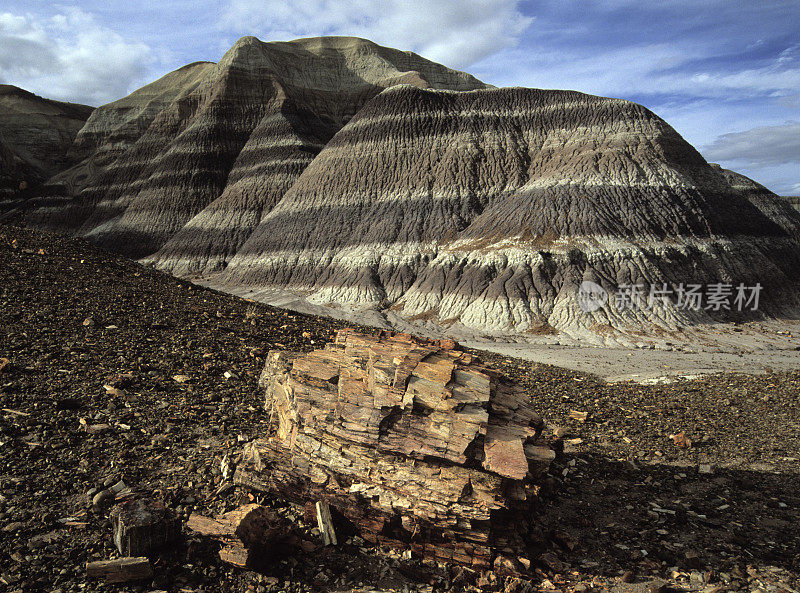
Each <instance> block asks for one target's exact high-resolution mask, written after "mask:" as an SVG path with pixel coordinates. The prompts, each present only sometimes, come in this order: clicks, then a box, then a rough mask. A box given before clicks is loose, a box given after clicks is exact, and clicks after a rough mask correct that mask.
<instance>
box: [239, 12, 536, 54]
mask: <svg viewBox="0 0 800 593" xmlns="http://www.w3.org/2000/svg"><path fill="white" fill-rule="evenodd" d="M223 14H225V17H224V21H223V27H225V28H226V29H228V30H232V31H236V32H237V34H246V33H247V34H257V35H258V36H259V37H261V38H262V39H264V40H278V39H294V38H297V37H309V36H316V35H352V36H357V37H366V38H367V39H370V40H372V41H374V42H376V43H379V44H381V45H387V46H390V47H396V48H398V49H403V50H406V49H410V50H412V51H415V52H417V53H419V54H421V55H423V56H424V57H426V58H428V59H430V60H434V61H436V62H441V63H443V64H446V65H447V66H451V67H454V68H465V67H467V66H469V65H470V64H473V63H474V62H476V61H478V60H480V59H482V58H485V57H486V56H488V55H491V54H493V53H495V52H497V51H499V50H501V49H503V48H507V47H512V46H514V45H515V44H516V43H517V41H518V38H519V36H520V35H521V34H522V32H523V31H524V30H525V29H526V28H527V27H528V25H529V24H530V23H531V22H532V20H533V19H532V18H530V17H526V16H524V15H523V14H522V13H521V12H520V11H519V10H518V8H517V2H516V0H459V1H455V2H454V1H452V0H352V1H349V2H338V1H335V0H304V1H300V2H291V3H290V2H285V0H230V1H229V3H228V6H227V7H226V8H225V9H224V10H223Z"/></svg>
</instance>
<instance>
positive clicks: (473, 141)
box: [224, 87, 800, 341]
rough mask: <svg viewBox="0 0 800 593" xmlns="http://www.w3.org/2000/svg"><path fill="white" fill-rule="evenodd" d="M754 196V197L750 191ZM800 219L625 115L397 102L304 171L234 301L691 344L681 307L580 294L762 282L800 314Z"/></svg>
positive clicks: (665, 133) (237, 263)
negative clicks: (617, 302)
mask: <svg viewBox="0 0 800 593" xmlns="http://www.w3.org/2000/svg"><path fill="white" fill-rule="evenodd" d="M743 180H746V181H747V182H749V183H746V182H745V181H743ZM798 237H800V218H799V217H798V216H797V215H796V213H795V212H793V211H792V210H791V208H789V207H787V206H786V204H785V203H783V202H781V201H780V200H778V199H777V198H776V197H775V196H774V195H772V194H771V193H770V192H769V191H767V190H766V189H764V188H763V187H761V186H758V185H757V184H755V183H754V182H752V181H750V180H747V179H746V178H744V177H742V176H739V175H737V174H734V173H730V172H725V171H723V170H721V169H719V168H718V167H712V166H710V165H708V164H707V163H706V162H705V160H704V159H703V158H702V157H701V156H700V154H699V153H697V151H695V150H694V149H693V148H692V147H691V146H690V145H689V144H688V143H686V142H685V141H684V140H683V139H682V138H681V137H680V136H679V135H678V134H677V133H676V132H675V131H674V130H673V129H672V128H671V127H670V126H668V125H667V124H666V123H665V122H664V121H663V120H661V119H660V118H658V117H657V116H655V115H654V114H652V113H651V112H650V111H648V110H647V109H645V108H643V107H641V106H639V105H636V104H633V103H630V102H627V101H621V100H616V99H604V98H600V97H593V96H589V95H584V94H581V93H576V92H566V91H542V90H533V89H491V90H477V91H472V92H460V93H453V92H442V91H435V90H429V89H415V88H411V87H397V88H395V89H390V90H388V91H385V92H384V93H382V94H381V95H380V96H378V97H376V98H375V99H374V100H373V101H371V102H370V103H369V104H367V105H366V106H365V107H364V108H363V109H362V110H361V111H360V112H359V114H358V115H357V116H356V117H355V118H354V119H353V120H352V121H351V122H350V123H349V124H348V125H347V126H345V127H344V128H343V129H342V130H341V131H340V132H339V133H338V134H337V135H336V136H335V137H334V138H333V139H332V140H331V141H330V142H329V143H328V144H327V146H326V147H325V149H324V150H323V151H322V152H321V153H320V154H319V156H318V157H317V158H316V159H315V161H314V162H313V163H312V164H311V165H310V166H309V167H308V168H307V169H306V171H305V172H304V173H303V175H302V176H301V177H300V179H298V181H297V182H296V183H295V184H294V186H293V187H292V188H291V189H290V190H289V191H288V192H287V193H286V195H285V196H284V198H283V200H282V201H281V202H280V203H279V204H278V206H276V207H275V208H274V209H273V210H272V211H271V212H270V213H269V214H268V215H267V216H266V217H265V218H264V220H263V221H262V223H261V224H260V225H259V227H258V228H257V229H256V231H255V232H254V233H253V235H252V236H251V237H250V239H249V240H248V242H247V243H245V244H244V246H243V247H242V248H241V249H240V250H239V252H238V253H237V255H236V257H235V258H233V260H231V262H230V264H229V266H228V267H227V270H226V275H225V276H224V282H225V283H226V284H227V285H228V286H239V287H240V286H251V287H253V288H254V289H257V288H258V287H262V286H270V285H272V286H279V287H284V286H289V287H293V288H295V289H296V290H299V291H304V292H305V293H306V294H307V295H308V296H307V299H308V300H309V301H311V302H314V303H318V304H324V303H338V304H342V303H344V304H346V305H350V306H351V307H354V308H365V307H374V308H384V309H385V308H386V307H387V306H388V307H389V309H388V315H389V316H391V315H397V316H401V317H402V318H405V319H409V318H410V319H416V320H420V321H424V320H429V321H434V322H437V323H438V324H439V325H440V326H441V325H444V326H445V327H447V326H449V325H453V324H460V325H463V326H466V327H467V328H470V329H477V330H479V331H484V332H490V333H495V334H507V333H514V332H520V333H521V332H541V331H552V330H553V329H555V330H557V331H564V332H567V333H572V334H574V335H575V336H576V337H581V338H583V339H586V338H587V337H591V336H597V340H598V341H604V340H605V337H604V336H605V333H606V332H607V331H608V330H612V329H620V330H623V331H626V332H629V331H635V330H637V329H641V328H642V327H657V328H660V329H662V330H665V331H671V330H676V329H677V328H679V327H680V326H682V325H683V324H686V323H691V322H696V321H709V320H711V319H712V317H711V315H710V313H709V312H706V311H696V312H695V311H685V310H682V309H679V308H677V307H676V306H675V303H674V302H672V301H668V302H665V303H661V304H657V305H656V306H655V307H653V308H652V309H650V310H622V309H618V308H616V307H615V306H614V303H613V302H611V303H609V305H608V306H606V307H603V308H602V309H600V310H598V311H596V312H594V313H591V314H587V313H584V312H583V311H581V310H580V309H579V308H578V302H577V299H576V293H577V290H578V287H579V285H580V284H581V282H583V281H585V280H591V281H593V282H595V283H597V284H599V285H601V286H602V287H603V288H605V289H606V290H607V291H609V292H610V293H613V292H614V291H615V289H616V288H617V287H618V286H620V285H623V284H642V285H644V286H647V287H649V286H650V285H657V286H661V285H663V284H665V283H666V284H668V285H669V286H676V285H678V284H680V283H682V282H683V283H690V282H691V283H700V284H712V283H719V282H723V283H726V282H727V283H732V284H738V283H744V284H745V285H748V286H749V285H755V284H756V283H758V282H760V283H761V284H762V285H763V286H764V289H763V291H762V293H763V295H765V296H767V297H768V298H765V299H764V300H763V301H762V303H764V306H765V307H772V309H771V310H772V312H774V313H778V314H780V313H784V314H786V313H790V314H791V312H796V311H797V303H798V302H797V298H796V296H795V295H796V292H795V289H796V278H797V272H798V266H799V265H800V244H798Z"/></svg>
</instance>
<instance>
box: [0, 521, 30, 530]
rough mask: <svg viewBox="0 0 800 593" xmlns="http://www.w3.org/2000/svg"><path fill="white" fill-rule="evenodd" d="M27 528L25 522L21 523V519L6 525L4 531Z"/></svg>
mask: <svg viewBox="0 0 800 593" xmlns="http://www.w3.org/2000/svg"><path fill="white" fill-rule="evenodd" d="M24 528H25V523H20V522H19V521H15V522H14V523H9V524H8V525H6V526H5V527H3V531H5V532H6V533H10V532H12V531H19V530H20V529H24Z"/></svg>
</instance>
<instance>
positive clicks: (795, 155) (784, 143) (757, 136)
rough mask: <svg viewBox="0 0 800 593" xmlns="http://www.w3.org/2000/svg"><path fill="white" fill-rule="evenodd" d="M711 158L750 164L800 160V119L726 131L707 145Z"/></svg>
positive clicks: (763, 164)
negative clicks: (742, 129)
mask: <svg viewBox="0 0 800 593" xmlns="http://www.w3.org/2000/svg"><path fill="white" fill-rule="evenodd" d="M703 154H705V155H706V157H707V158H709V159H714V160H720V161H736V162H738V163H741V164H743V165H744V166H747V167H771V166H777V165H786V164H789V163H797V162H800V121H788V122H786V123H785V124H783V125H779V126H761V127H757V128H752V129H750V130H745V131H743V132H731V133H728V134H722V135H721V136H719V137H718V138H717V139H716V140H714V142H712V143H711V144H709V145H707V146H705V147H704V148H703Z"/></svg>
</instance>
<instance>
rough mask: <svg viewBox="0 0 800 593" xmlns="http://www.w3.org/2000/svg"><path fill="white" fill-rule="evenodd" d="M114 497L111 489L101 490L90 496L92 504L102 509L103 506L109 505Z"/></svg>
mask: <svg viewBox="0 0 800 593" xmlns="http://www.w3.org/2000/svg"><path fill="white" fill-rule="evenodd" d="M115 498H116V496H115V495H114V493H113V492H111V490H101V491H100V492H98V493H97V494H95V495H94V497H93V498H92V505H93V506H94V507H96V508H98V509H102V508H103V507H107V506H111V503H112V502H114V499H115Z"/></svg>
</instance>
